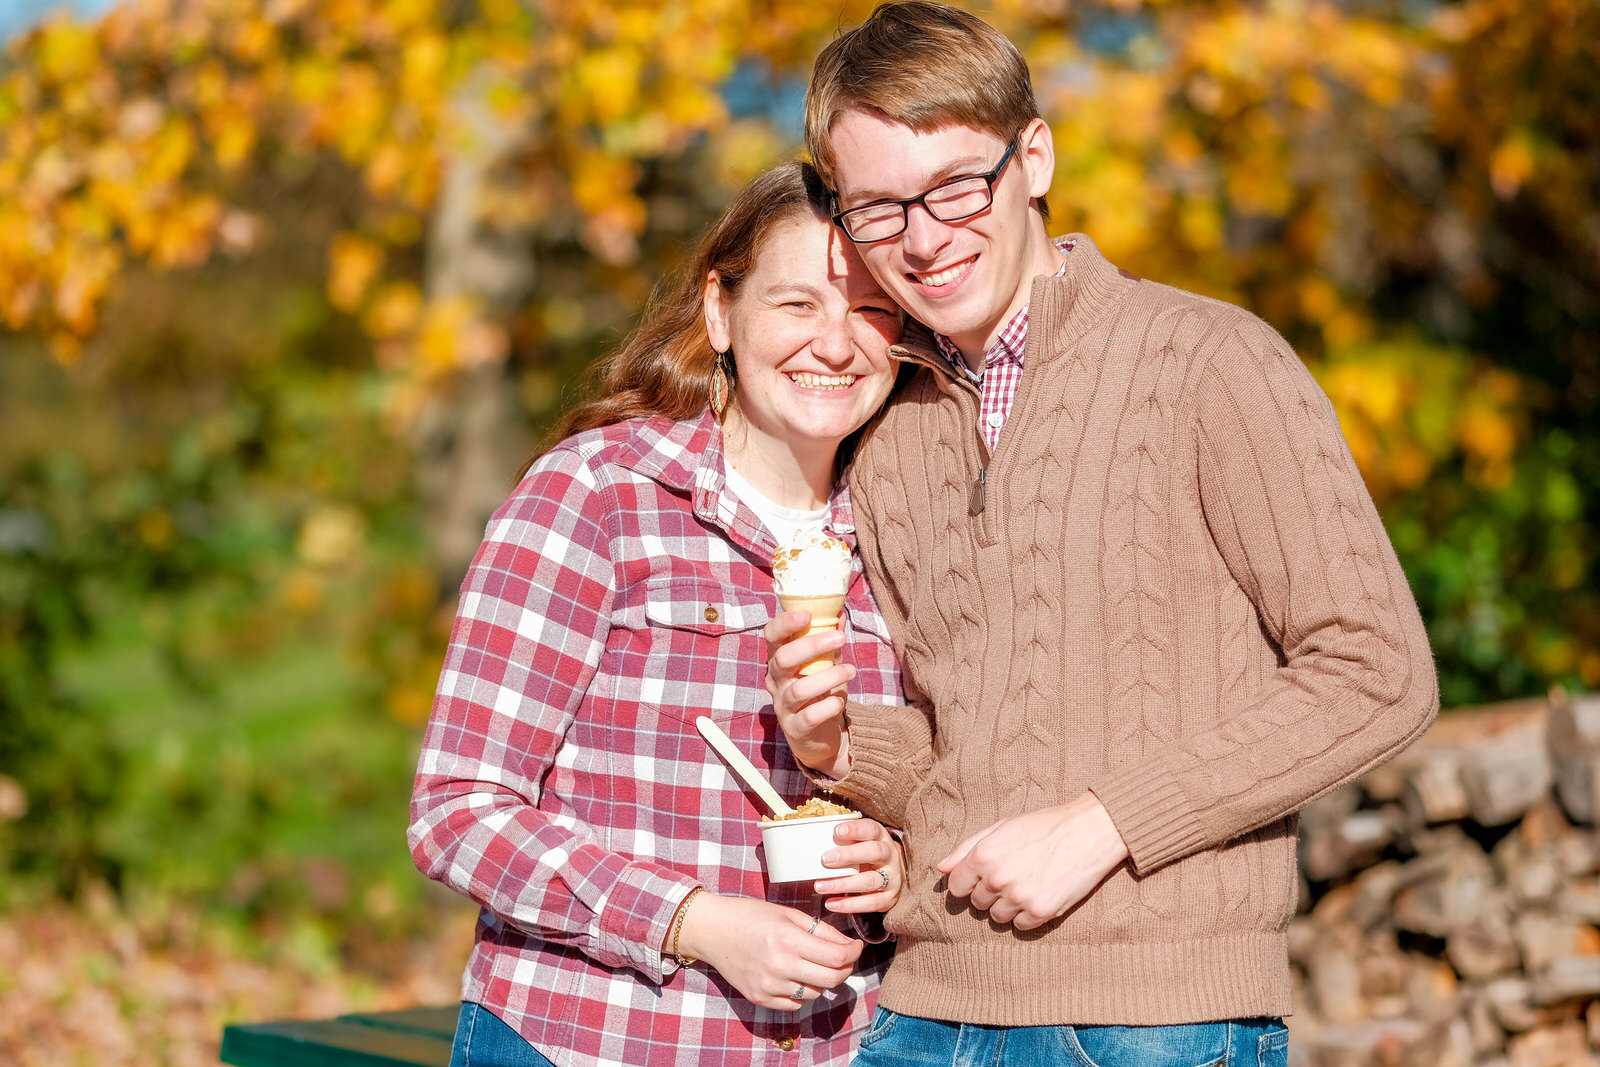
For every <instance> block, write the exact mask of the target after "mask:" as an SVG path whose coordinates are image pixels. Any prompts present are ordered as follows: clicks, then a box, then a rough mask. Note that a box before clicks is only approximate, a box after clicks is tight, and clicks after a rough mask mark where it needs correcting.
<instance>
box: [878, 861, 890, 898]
mask: <svg viewBox="0 0 1600 1067" xmlns="http://www.w3.org/2000/svg"><path fill="white" fill-rule="evenodd" d="M878 877H879V878H882V879H883V884H882V885H880V886H879V887H878V892H880V893H881V892H883V891H884V890H885V889H888V888H889V869H888V868H887V867H879V868H878Z"/></svg>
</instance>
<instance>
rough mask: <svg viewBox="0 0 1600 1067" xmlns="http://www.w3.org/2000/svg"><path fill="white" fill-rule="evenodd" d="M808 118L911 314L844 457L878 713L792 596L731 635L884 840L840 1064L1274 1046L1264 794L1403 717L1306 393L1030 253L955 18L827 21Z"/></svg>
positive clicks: (1324, 411)
mask: <svg viewBox="0 0 1600 1067" xmlns="http://www.w3.org/2000/svg"><path fill="white" fill-rule="evenodd" d="M806 138H807V145H808V147H809V149H810V151H811V153H812V156H813V158H814V159H815V162H816V164H817V167H818V169H819V170H820V171H821V173H822V175H823V177H824V179H825V180H826V181H827V182H828V185H829V187H830V188H831V189H832V190H833V191H834V195H835V201H836V202H835V209H836V211H837V216H836V220H835V221H836V223H837V224H838V226H839V228H840V230H841V231H842V235H843V236H845V237H847V238H848V239H850V240H853V241H855V242H857V247H858V248H859V249H860V251H861V253H862V255H863V257H864V259H865V260H866V263H867V265H868V267H869V269H871V270H872V272H873V274H874V275H875V276H876V277H877V279H878V281H879V282H880V284H882V285H883V286H884V287H885V288H886V289H887V290H888V292H889V294H890V295H891V296H893V297H895V298H896V299H897V300H898V301H899V302H900V303H901V305H902V306H903V307H904V308H905V309H906V310H907V311H908V312H909V313H910V315H911V316H912V317H913V318H914V319H916V320H917V321H918V322H920V323H922V324H923V325H925V326H926V327H928V328H929V329H928V331H921V332H919V331H917V330H915V329H912V330H910V331H908V335H907V339H906V340H905V341H904V342H903V343H902V346H901V347H900V348H898V349H896V350H895V352H894V354H895V355H896V356H897V358H899V359H901V360H902V361H903V362H904V363H906V364H909V365H910V366H911V367H912V368H913V369H914V373H912V374H911V376H910V377H909V380H907V381H906V382H905V383H904V385H903V387H902V388H901V389H900V390H899V391H898V392H897V394H896V395H895V397H894V398H893V399H892V400H891V402H890V404H889V406H888V407H887V408H886V409H885V411H884V412H883V414H882V415H881V416H880V419H879V421H878V422H877V423H876V424H875V425H874V427H873V428H872V430H871V431H870V432H869V434H868V435H867V437H866V439H865V441H864V442H863V444H862V446H861V449H860V451H859V453H858V455H857V457H856V460H855V465H854V467H853V470H852V475H851V477H852V488H853V492H854V497H855V502H856V505H857V515H856V517H857V522H858V527H859V538H860V544H859V548H860V552H861V554H862V558H863V561H864V564H865V566H866V569H867V572H868V577H869V578H870V579H871V582H872V587H873V589H874V591H875V593H876V595H877V597H878V599H879V602H880V606H881V608H882V611H883V615H884V617H885V618H886V619H887V621H888V624H889V628H890V632H891V636H892V638H893V640H894V644H895V647H896V650H897V651H898V652H899V654H900V656H901V658H902V661H903V666H904V671H905V680H906V681H905V685H906V696H907V697H908V699H909V701H910V703H909V706H907V707H904V708H894V707H884V706H871V707H865V706H861V705H859V704H855V703H850V704H848V705H846V704H845V702H844V700H843V698H842V697H841V696H840V695H837V694H839V693H842V692H843V691H844V688H845V686H846V685H847V683H848V681H849V679H850V677H851V676H852V670H851V668H850V667H848V666H847V665H846V666H839V667H835V668H832V669H831V670H828V671H824V672H821V673H818V674H815V675H812V676H809V677H805V678H801V677H799V676H798V675H797V673H796V670H795V668H796V666H797V665H798V664H800V663H801V662H803V661H804V660H806V659H808V658H809V657H811V656H813V655H816V654H818V653H819V652H821V651H824V650H827V649H831V648H836V647H839V646H840V645H841V644H842V639H841V637H840V636H838V635H827V636H818V637H805V638H799V639H795V640H793V641H790V639H791V638H793V637H794V635H795V634H796V633H798V632H799V630H800V629H801V627H802V624H803V622H804V620H805V616H804V614H803V613H796V612H789V613H786V614H784V615H780V616H779V617H778V618H777V619H775V620H773V622H772V623H770V624H769V626H768V628H767V636H768V639H769V642H770V644H771V647H772V650H773V651H772V655H771V659H770V662H769V677H768V687H769V689H770V690H771V691H772V693H773V695H774V704H775V706H776V708H777V712H778V717H779V721H780V723H781V724H782V726H783V728H784V731H785V733H786V735H787V736H788V738H789V740H790V744H791V747H792V748H793V750H794V752H795V754H796V756H797V757H798V758H799V760H800V761H801V762H802V763H803V764H805V765H807V766H808V767H810V768H811V769H812V770H813V771H814V772H816V774H817V776H818V777H819V779H821V780H823V781H824V783H825V784H827V785H828V786H829V787H830V788H833V789H835V790H836V791H837V792H839V793H842V794H845V795H847V796H850V797H853V798H856V800H857V801H858V802H859V803H860V804H861V806H862V807H863V808H864V809H865V810H866V811H867V812H868V813H870V814H872V815H874V816H876V817H878V818H879V819H882V820H884V821H886V822H889V823H891V824H894V825H898V826H901V827H903V828H904V831H905V842H906V845H907V848H908V857H907V858H908V865H909V867H910V871H909V875H908V885H907V888H906V890H905V892H904V893H903V894H902V896H901V901H900V903H899V905H898V906H897V907H896V908H895V909H894V910H893V911H892V912H891V913H890V915H889V918H888V924H889V927H890V929H891V930H893V931H895V932H896V934H897V936H898V942H899V947H898V949H897V953H896V958H895V962H894V964H893V965H892V967H891V969H890V972H889V975H888V977H887V978H886V980H885V982H884V985H883V990H882V995H881V1000H880V1004H881V1005H882V1007H883V1008H884V1009H886V1011H884V1012H883V1013H882V1014H881V1015H880V1018H879V1020H878V1021H877V1023H875V1026H874V1030H873V1032H872V1033H869V1035H868V1036H867V1038H866V1040H865V1041H864V1042H863V1048H862V1054H861V1059H860V1060H859V1061H858V1063H859V1064H861V1065H863V1067H869V1065H871V1064H875V1063H892V1062H899V1061H901V1060H903V1059H905V1058H906V1057H908V1056H917V1057H925V1058H917V1059H916V1062H918V1063H924V1062H926V1063H946V1062H953V1061H954V1058H955V1057H956V1056H957V1055H958V1054H959V1055H960V1056H961V1058H962V1061H963V1062H965V1061H966V1060H967V1058H968V1057H975V1053H976V1052H977V1050H978V1049H980V1048H982V1049H989V1048H990V1047H991V1046H992V1048H993V1050H995V1052H996V1055H999V1056H1001V1057H1002V1058H1001V1060H997V1061H996V1062H1001V1061H1003V1062H1018V1063H1021V1062H1024V1061H1027V1062H1030V1067H1031V1064H1032V1061H1038V1062H1040V1063H1052V1062H1058V1063H1073V1064H1083V1063H1094V1064H1098V1065H1100V1067H1113V1065H1120V1064H1131V1063H1139V1064H1148V1063H1162V1064H1165V1063H1179V1062H1182V1063H1184V1064H1202V1063H1203V1064H1214V1063H1224V1062H1225V1063H1228V1064H1234V1063H1246V1062H1248V1063H1250V1064H1256V1063H1257V1062H1258V1057H1259V1062H1261V1063H1283V1062H1285V1058H1286V1056H1287V1051H1286V1049H1287V1035H1286V1032H1285V1031H1284V1029H1283V1026H1282V1024H1281V1021H1280V1020H1279V1019H1278V1017H1279V1016H1282V1015H1284V1014H1286V1013H1288V1011H1289V1010H1290V1002H1289V967H1288V957H1287V951H1286V946H1285V939H1284V931H1285V929H1286V927H1287V924H1288V921H1289V919H1290V917H1291V916H1292V915H1293V914H1294V911H1295V904H1296V897H1297V891H1298V879H1297V876H1296V871H1295V833H1296V816H1295V812H1296V811H1297V810H1298V809H1299V808H1301V807H1302V806H1303V805H1304V804H1305V803H1306V802H1308V801H1310V800H1312V799H1313V798H1315V797H1317V796H1319V795H1321V794H1323V793H1325V792H1327V791H1329V790H1331V789H1333V788H1335V787H1337V786H1339V785H1340V784H1342V783H1344V782H1347V781H1350V780H1351V779H1353V778H1355V777H1356V776H1357V775H1359V774H1361V773H1362V772H1363V771H1366V770H1367V769H1369V768H1370V767H1372V766H1373V765H1375V764H1377V763H1379V762H1381V761H1383V760H1385V759H1387V758H1388V757H1390V756H1392V755H1393V754H1394V753H1395V752H1396V751H1398V750H1399V749H1400V748H1402V747H1404V746H1405V745H1406V744H1407V743H1409V742H1410V741H1411V740H1412V739H1413V738H1415V737H1416V736H1417V735H1418V734H1419V733H1421V732H1422V730H1423V729H1425V728H1426V726H1427V725H1428V723H1429V722H1431V721H1432V718H1433V716H1434V714H1435V712H1436V710H1437V706H1438V696H1437V689H1436V683H1435V678H1434V672H1433V663H1432V658H1431V655H1430V652H1429V650H1428V645H1427V637H1426V633H1425V631H1424V629H1423V626H1422V621H1421V619H1420V617H1419V616H1418V613H1417V610H1416V605H1415V603H1414V601H1413V599H1412V597H1411V594H1410V591H1409V589H1408V588H1407V586H1406V582H1405V577H1404V575H1403V574H1402V573H1401V570H1400V567H1399V564H1398V562H1397V561H1396V559H1395V556H1394V552H1393V550H1392V548H1391V547H1390V544H1389V541H1388V539H1387V537H1386V535H1385V533H1384V530H1383V527H1382V525H1381V523H1380V521H1379V519H1378V516H1377V513H1376V511H1375V509H1374V508H1373V505H1372V502H1371V500H1370V498H1369V497H1368V495H1367V493H1366V491H1365V489H1364V487H1363V485H1362V482H1361V477H1360V474H1359V472H1358V471H1357V470H1356V467H1355V464H1354V463H1353V461H1352V460H1351V457H1350V453H1349V451H1348V449H1347V448H1346V447H1345V444H1344V441H1343V438H1342V436H1341V434H1340V431H1339V426H1338V422H1337V420H1336V418H1335V416H1334V413H1333V411H1332V408H1331V406H1330V405H1329V403H1328V401H1327V398H1326V397H1325V396H1324V395H1323V394H1322V392H1321V391H1320V390H1319V389H1318V388H1317V386H1316V384H1315V383H1314V382H1313V380H1312V379H1311V377H1310V375H1309V374H1308V373H1307V372H1306V370H1305V367H1304V366H1303V365H1302V364H1301V362H1300V361H1299V360H1298V359H1297V358H1296V356H1295V354H1294V353H1293V352H1292V351H1291V350H1290V349H1289V348H1288V346H1287V345H1286V344H1285V343H1284V341H1283V340H1282V339H1281V338H1280V337H1279V336H1278V335H1277V334H1276V333H1275V332H1273V330H1272V329H1271V328H1269V327H1268V326H1266V325H1265V324H1264V323H1262V322H1261V321H1260V320H1258V319H1256V318H1255V317H1254V316H1252V315H1250V314H1248V313H1247V312H1245V311H1242V310H1241V309H1239V308H1236V307H1233V306H1231V305H1228V304H1224V303H1221V302H1219V301H1215V300H1210V299H1206V298H1202V297H1199V296H1195V295H1193V294H1189V293H1185V292H1181V291H1179V290H1176V289H1172V288H1169V287H1166V286H1162V285H1158V284H1155V283H1152V282H1148V281H1143V280H1140V279H1138V278H1136V277H1134V276H1132V275H1130V274H1128V273H1127V272H1125V271H1122V270H1119V269H1118V268H1117V267H1115V266H1113V265H1112V264H1110V263H1109V262H1107V261H1106V260H1105V258H1104V257H1103V256H1102V255H1101V254H1100V252H1099V251H1098V250H1097V249H1096V248H1095V246H1094V243H1093V242H1092V241H1091V240H1090V239H1089V238H1088V237H1087V236H1084V235H1082V234H1074V235H1071V236H1070V237H1067V238H1065V239H1063V240H1061V241H1059V242H1053V241H1052V240H1051V239H1050V237H1049V236H1048V235H1047V233H1046V229H1045V216H1046V207H1045V202H1044V196H1045V193H1046V192H1047V190H1048V188H1049V185H1050V179H1051V175H1052V173H1053V170H1054V166H1055V159H1054V151H1053V148H1052V142H1051V135H1050V129H1049V127H1048V126H1047V125H1046V124H1045V123H1044V121H1043V120H1042V119H1041V118H1040V117H1039V113H1038V107H1037V105H1036V103H1035V102H1034V97H1033V91H1032V88H1031V85H1030V81H1029V76H1028V71H1027V66H1026V64H1025V62H1024V61H1023V59H1022V57H1021V56H1020V54H1019V53H1018V52H1017V50H1016V49H1015V47H1013V46H1012V45H1011V44H1010V42H1009V41H1007V40H1006V39H1005V38H1004V36H1002V35H1001V34H999V33H998V32H997V31H995V30H994V29H993V27H990V26H988V25H987V24H985V23H984V22H982V21H981V20H979V19H977V18H975V17H973V16H971V15H968V14H966V13H964V12H961V11H959V10H956V9H953V8H949V7H945V6H943V5H939V4H933V3H927V2H922V0H913V2H907V3H898V4H889V5H885V6H882V7H880V8H879V9H878V10H877V11H876V12H875V13H874V14H873V16H872V17H871V18H870V19H869V20H868V21H867V22H866V23H864V24H863V25H861V26H859V27H857V28H856V29H854V30H852V31H850V32H848V33H846V34H844V35H842V36H841V37H840V38H838V39H837V40H836V41H835V42H834V43H833V44H832V45H830V46H829V47H828V48H827V49H826V50H825V51H824V52H823V54H822V55H821V56H820V57H819V59H818V60H817V65H816V68H815V71H814V73H813V77H812V82H811V86H810V90H809V93H808V97H807V104H806ZM929 331H931V335H930V332H929ZM786 642H788V643H786ZM1127 1027H1139V1028H1145V1027H1159V1028H1161V1029H1154V1030H1148V1029H1136V1030H1128V1029H1126V1028H1127ZM1141 1048H1142V1049H1145V1050H1146V1051H1144V1052H1141V1051H1139V1050H1140V1049H1141ZM1152 1050H1159V1052H1160V1056H1159V1058H1156V1057H1155V1055H1154V1052H1153V1051H1152ZM1191 1053H1192V1054H1191ZM985 1055H987V1053H985ZM1171 1055H1178V1056H1179V1058H1178V1059H1171V1058H1169V1057H1170V1056H1171ZM973 1062H977V1059H976V1058H974V1059H973ZM984 1062H989V1060H988V1059H984Z"/></svg>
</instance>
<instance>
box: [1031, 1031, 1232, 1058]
mask: <svg viewBox="0 0 1600 1067" xmlns="http://www.w3.org/2000/svg"><path fill="white" fill-rule="evenodd" d="M1060 1030H1061V1036H1062V1040H1063V1041H1064V1042H1065V1043H1066V1045H1067V1051H1068V1052H1069V1053H1070V1054H1071V1055H1072V1057H1073V1058H1074V1059H1075V1060H1076V1061H1077V1062H1078V1063H1079V1064H1080V1065H1081V1067H1222V1065H1223V1064H1225V1063H1227V1061H1228V1024H1227V1023H1186V1024H1183V1025H1180V1026H1063V1027H1061V1028H1060Z"/></svg>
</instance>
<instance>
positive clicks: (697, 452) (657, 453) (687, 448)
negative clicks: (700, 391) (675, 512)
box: [616, 406, 856, 552]
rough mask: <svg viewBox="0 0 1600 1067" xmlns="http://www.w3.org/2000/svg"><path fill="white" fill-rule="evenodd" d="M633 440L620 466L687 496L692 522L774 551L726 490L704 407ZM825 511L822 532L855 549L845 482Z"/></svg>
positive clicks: (723, 465)
mask: <svg viewBox="0 0 1600 1067" xmlns="http://www.w3.org/2000/svg"><path fill="white" fill-rule="evenodd" d="M637 439H638V441H639V446H638V449H637V451H636V452H635V453H634V454H633V455H631V456H619V457H617V459H616V462H617V464H618V465H619V466H621V467H624V468H625V469H628V470H631V471H633V472H635V473H636V474H642V475H643V476H645V477H646V478H649V479H651V480H652V481H655V482H659V483H660V484H661V485H663V486H665V487H666V488H668V489H672V490H675V491H677V492H682V493H689V494H691V495H692V497H693V500H694V513H695V516H696V517H697V518H700V519H702V520H704V521H706V522H709V523H713V524H715V525H716V526H719V527H721V528H722V529H724V530H726V531H727V532H728V535H729V536H730V537H732V538H733V539H734V540H735V541H737V542H739V543H741V544H743V545H745V546H747V547H753V548H765V549H767V550H768V551H769V552H775V551H777V549H778V545H777V543H776V542H774V541H773V540H772V535H771V533H770V532H768V530H767V528H766V527H765V526H764V525H762V523H761V520H760V519H759V518H758V517H757V516H756V513H755V512H754V511H752V510H750V508H749V507H747V506H746V505H745V503H744V502H743V501H741V500H740V499H739V498H738V497H737V496H735V495H734V494H733V493H732V492H730V491H729V489H728V476H727V458H726V453H724V451H723V447H722V440H723V438H722V427H721V426H720V425H719V424H718V422H717V419H716V416H714V415H713V414H712V413H711V408H710V407H709V406H708V407H706V409H705V410H704V411H702V412H701V413H700V417H699V418H697V419H683V420H680V421H676V422H674V421H672V420H670V419H667V418H656V419H651V420H650V421H649V422H648V423H646V424H645V425H644V426H643V427H642V428H641V429H640V431H639V434H638V438H637ZM828 506H829V514H828V523H827V526H826V529H827V530H828V531H829V532H830V533H833V534H835V535H838V536H839V537H840V539H841V540H843V541H846V542H847V543H849V544H850V546H851V547H852V548H853V547H855V531H856V527H855V519H854V516H853V514H852V512H851V508H850V480H849V479H848V478H841V479H839V484H838V485H837V486H835V487H834V490H833V495H832V496H831V497H830V498H829V500H828Z"/></svg>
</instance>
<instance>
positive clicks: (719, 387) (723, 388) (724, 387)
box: [711, 352, 730, 419]
mask: <svg viewBox="0 0 1600 1067" xmlns="http://www.w3.org/2000/svg"><path fill="white" fill-rule="evenodd" d="M729 362H730V361H729V359H728V353H726V352H718V353H717V361H716V363H715V364H713V365H712V367H711V413H712V414H714V415H715V416H716V417H717V418H719V419H720V418H722V409H723V408H726V407H727V406H728V372H727V369H726V368H727V365H728V363H729Z"/></svg>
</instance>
